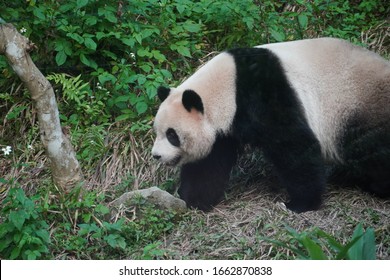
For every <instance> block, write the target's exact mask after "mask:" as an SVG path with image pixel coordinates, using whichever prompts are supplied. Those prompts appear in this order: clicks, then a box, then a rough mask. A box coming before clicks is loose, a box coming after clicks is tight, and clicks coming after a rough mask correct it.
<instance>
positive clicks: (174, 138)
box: [165, 128, 180, 147]
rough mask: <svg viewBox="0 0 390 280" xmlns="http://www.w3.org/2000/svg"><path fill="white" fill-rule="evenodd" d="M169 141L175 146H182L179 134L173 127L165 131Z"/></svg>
mask: <svg viewBox="0 0 390 280" xmlns="http://www.w3.org/2000/svg"><path fill="white" fill-rule="evenodd" d="M165 134H166V136H167V139H168V141H169V143H171V144H172V145H173V146H176V147H180V139H179V136H178V135H177V133H176V131H175V130H174V129H173V128H168V129H167V132H165Z"/></svg>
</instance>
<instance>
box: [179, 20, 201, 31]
mask: <svg viewBox="0 0 390 280" xmlns="http://www.w3.org/2000/svg"><path fill="white" fill-rule="evenodd" d="M183 28H184V29H185V30H187V31H188V32H192V33H196V32H199V31H201V29H202V26H201V25H200V24H198V23H193V22H191V21H186V22H185V23H184V24H183Z"/></svg>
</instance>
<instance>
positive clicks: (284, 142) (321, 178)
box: [263, 128, 326, 213]
mask: <svg viewBox="0 0 390 280" xmlns="http://www.w3.org/2000/svg"><path fill="white" fill-rule="evenodd" d="M292 134H293V135H294V136H296V137H291V135H292ZM281 135H282V134H279V133H278V134H276V135H275V136H276V137H275V138H274V139H275V140H274V141H270V142H269V143H268V144H267V145H265V146H264V147H263V150H264V154H265V156H266V157H267V158H268V159H269V160H270V161H271V162H272V164H273V165H274V168H275V170H276V173H277V176H278V178H279V180H280V182H281V184H282V185H283V186H284V187H286V188H287V192H288V195H289V198H290V201H289V202H288V203H286V206H287V208H288V209H290V210H292V211H294V212H297V213H300V212H305V211H310V210H317V209H319V208H320V206H321V203H322V194H323V192H324V189H325V182H326V177H325V166H324V162H323V158H322V154H321V148H320V144H319V142H318V141H317V139H316V138H315V137H314V135H313V134H312V133H310V132H308V131H307V130H305V129H299V128H298V129H295V130H291V131H290V133H289V134H285V135H286V137H283V136H281ZM278 136H279V137H278Z"/></svg>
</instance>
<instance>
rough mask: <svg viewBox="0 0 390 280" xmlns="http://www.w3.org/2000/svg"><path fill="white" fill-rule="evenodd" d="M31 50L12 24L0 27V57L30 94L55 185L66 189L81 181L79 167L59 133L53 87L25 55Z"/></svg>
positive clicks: (59, 125)
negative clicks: (5, 61)
mask: <svg viewBox="0 0 390 280" xmlns="http://www.w3.org/2000/svg"><path fill="white" fill-rule="evenodd" d="M34 47H35V46H34V44H33V43H32V42H30V41H29V40H28V39H27V38H26V37H24V36H22V35H21V34H19V32H18V31H17V30H16V28H15V27H14V26H13V25H12V24H0V54H3V55H5V56H6V57H7V59H8V61H9V63H10V65H11V67H12V69H13V70H14V71H15V72H16V74H17V75H18V76H19V78H20V79H21V80H22V81H23V83H24V85H25V86H26V87H27V89H28V90H29V92H30V94H31V98H32V100H33V102H34V106H35V108H36V110H37V115H38V121H39V127H40V133H41V140H42V143H43V146H44V147H45V150H46V155H47V157H48V158H49V159H50V162H51V170H52V176H53V181H54V183H55V184H56V185H57V186H59V187H61V188H62V189H63V190H69V189H70V188H72V187H73V186H74V185H75V184H76V183H78V182H80V181H81V179H82V174H81V170H80V165H79V163H78V161H77V159H76V156H75V152H74V149H73V147H72V145H71V143H70V141H69V139H68V138H67V136H66V135H64V134H63V133H62V129H61V124H60V119H59V113H58V107H57V102H56V99H55V96H54V91H53V87H52V86H51V84H50V83H49V81H48V80H47V79H46V78H45V76H43V75H42V73H41V72H40V71H39V69H38V68H37V67H36V66H35V64H34V63H33V61H32V60H31V57H30V55H29V54H28V52H29V51H31V50H32V49H33V48H34Z"/></svg>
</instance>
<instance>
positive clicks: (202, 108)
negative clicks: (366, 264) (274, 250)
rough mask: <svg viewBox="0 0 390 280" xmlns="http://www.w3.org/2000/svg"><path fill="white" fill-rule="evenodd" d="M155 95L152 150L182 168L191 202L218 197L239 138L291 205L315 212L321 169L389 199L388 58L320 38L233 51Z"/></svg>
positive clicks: (207, 203) (204, 204)
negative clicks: (263, 162)
mask: <svg viewBox="0 0 390 280" xmlns="http://www.w3.org/2000/svg"><path fill="white" fill-rule="evenodd" d="M157 94H158V97H159V99H160V100H161V102H162V103H161V105H160V107H159V109H158V112H157V114H156V116H155V120H154V130H155V133H156V140H155V142H154V145H153V148H152V155H153V157H154V158H155V159H157V160H159V161H161V162H163V163H165V164H167V165H170V166H180V167H181V172H180V187H179V189H178V193H179V195H180V197H181V198H182V199H183V200H184V201H185V202H186V203H187V205H188V206H189V207H194V208H198V209H202V210H209V209H211V208H212V207H213V206H215V205H216V204H217V203H218V202H219V201H220V200H221V198H222V197H223V193H224V190H225V188H226V186H227V185H228V181H229V176H230V172H231V169H232V167H233V165H234V164H235V162H236V160H237V153H238V151H239V150H241V149H240V147H242V146H243V145H247V144H249V145H251V146H252V147H254V148H257V147H259V148H261V149H262V151H263V153H264V156H265V157H266V159H268V161H270V163H272V164H273V166H274V170H275V171H276V174H277V177H278V178H279V181H280V184H281V185H283V186H284V187H286V188H287V193H288V196H289V201H288V202H287V203H286V206H287V208H289V209H290V210H292V211H295V212H304V211H309V210H316V209H319V208H320V206H321V204H322V194H323V192H324V189H325V184H326V181H327V177H328V172H327V170H328V166H335V168H334V169H333V170H337V172H335V173H336V174H339V175H340V174H341V176H344V177H345V178H346V179H347V182H349V183H350V184H360V185H361V186H362V187H364V188H365V189H366V190H368V191H370V192H372V193H375V194H377V195H379V196H381V197H387V196H389V195H390V63H389V61H387V60H385V59H383V58H381V57H380V56H379V55H377V54H375V53H373V52H370V51H368V50H366V49H364V48H361V47H358V46H355V45H353V44H351V43H349V42H346V41H344V40H340V39H333V38H318V39H307V40H298V41H291V42H282V43H274V44H266V45H261V46H257V47H252V48H236V49H231V50H228V51H225V52H222V53H220V54H218V55H217V56H215V57H214V58H212V59H211V60H210V61H209V62H207V63H206V64H205V65H203V66H202V67H201V68H200V69H199V70H197V71H196V72H195V73H194V74H193V75H192V76H190V77H189V78H188V79H187V80H185V81H184V82H183V83H182V84H180V85H179V86H178V87H176V88H167V87H163V86H161V87H160V88H159V89H158V92H157Z"/></svg>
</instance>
